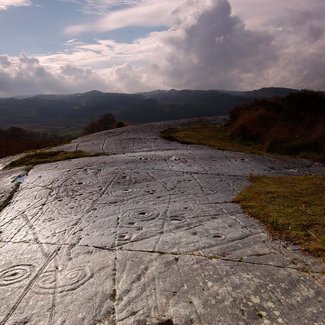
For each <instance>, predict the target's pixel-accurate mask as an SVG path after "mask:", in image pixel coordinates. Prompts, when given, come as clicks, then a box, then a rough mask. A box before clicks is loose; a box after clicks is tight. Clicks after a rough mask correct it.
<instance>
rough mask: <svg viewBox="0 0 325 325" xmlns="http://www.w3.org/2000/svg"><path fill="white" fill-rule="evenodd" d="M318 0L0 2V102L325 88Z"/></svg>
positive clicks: (322, 4) (324, 17)
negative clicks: (99, 94) (94, 93)
mask: <svg viewBox="0 0 325 325" xmlns="http://www.w3.org/2000/svg"><path fill="white" fill-rule="evenodd" d="M324 54H325V1H324V0H308V1H306V0H286V1H283V0H97V1H96V0H0V96H2V97H4V96H5V97H7V96H18V95H35V94H66V93H76V92H85V91H89V90H93V89H96V90H100V91H105V92H130V93H133V92H140V91H150V90H155V89H171V88H174V89H228V90H252V89H259V88H262V87H270V86H274V87H290V88H298V89H302V88H309V89H315V90H325V55H324Z"/></svg>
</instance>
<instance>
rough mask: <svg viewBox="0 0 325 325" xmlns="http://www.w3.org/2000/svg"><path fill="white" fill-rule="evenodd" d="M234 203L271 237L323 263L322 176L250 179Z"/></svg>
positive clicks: (324, 208) (324, 186) (324, 190)
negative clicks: (260, 224)
mask: <svg viewBox="0 0 325 325" xmlns="http://www.w3.org/2000/svg"><path fill="white" fill-rule="evenodd" d="M250 182H251V184H250V185H249V186H248V187H247V188H246V189H244V190H243V191H242V192H241V193H240V194H239V195H238V196H237V197H236V199H235V202H237V203H240V205H241V207H242V208H243V209H244V210H245V211H246V212H247V213H248V214H249V215H251V216H252V217H254V218H256V219H258V220H260V221H262V222H263V223H264V224H265V226H266V227H267V229H268V231H269V232H270V234H271V235H273V236H275V237H277V238H280V239H283V240H287V241H291V242H293V243H295V244H297V245H299V246H301V247H302V248H303V249H304V250H305V251H307V252H308V253H310V254H311V255H313V256H315V257H320V258H321V259H322V260H323V262H325V201H324V193H325V176H280V177H269V176H251V177H250Z"/></svg>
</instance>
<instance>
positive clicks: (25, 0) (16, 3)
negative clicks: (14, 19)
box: [0, 0, 31, 11]
mask: <svg viewBox="0 0 325 325" xmlns="http://www.w3.org/2000/svg"><path fill="white" fill-rule="evenodd" d="M29 5H31V1H29V0H0V11H1V10H7V9H9V8H10V7H21V6H29Z"/></svg>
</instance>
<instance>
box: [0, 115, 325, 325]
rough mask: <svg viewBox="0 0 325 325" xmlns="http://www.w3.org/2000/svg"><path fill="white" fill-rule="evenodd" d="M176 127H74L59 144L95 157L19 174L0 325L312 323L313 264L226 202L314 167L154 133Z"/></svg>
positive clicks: (1, 218)
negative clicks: (75, 133) (261, 179)
mask: <svg viewBox="0 0 325 325" xmlns="http://www.w3.org/2000/svg"><path fill="white" fill-rule="evenodd" d="M178 123H181V124H186V123H188V122H184V121H181V122H172V123H170V122H168V123H165V124H163V123H157V124H149V125H144V126H134V127H128V128H125V129H119V130H113V131H108V132H102V133H99V134H94V135H90V136H87V137H83V138H80V139H77V140H75V141H74V142H73V143H72V144H69V145H66V146H63V147H62V148H61V149H65V150H76V149H81V150H87V151H91V152H98V151H100V152H104V153H107V154H108V155H107V156H100V157H93V158H82V159H77V160H71V161H64V162H59V163H53V164H46V165H40V166H36V167H34V168H33V169H32V170H31V171H30V172H29V173H28V176H27V177H26V178H25V180H24V181H23V183H22V184H21V186H20V188H19V190H18V191H17V193H16V194H15V196H14V198H13V199H12V201H11V203H10V204H9V205H8V206H7V208H6V209H5V210H3V211H2V213H1V215H0V229H1V231H2V232H1V233H0V257H1V258H0V324H1V325H4V324H6V325H7V324H10V325H14V324H15V325H18V324H35V325H36V324H50V325H52V324H53V325H54V324H55V325H56V324H60V325H61V324H66V325H70V324H71V325H80V324H94V325H95V324H98V325H99V324H108V325H112V324H120V325H128V324H131V325H132V324H135V325H136V324H138V325H140V324H147V325H158V324H160V325H162V324H178V325H183V324H184V325H185V324H204V325H208V324H211V325H217V324H290V325H292V324H295V325H296V324H297V325H300V324H319V325H320V324H325V322H324V319H325V318H324V313H325V299H324V298H325V290H324V287H322V285H321V282H322V281H324V276H322V275H321V274H320V272H321V269H322V267H323V265H322V264H321V262H320V261H318V260H316V259H313V258H311V257H309V256H306V255H303V254H302V253H301V252H299V251H297V250H296V249H294V248H293V247H292V245H288V244H287V243H283V242H281V241H275V240H272V239H271V238H270V237H269V236H268V234H267V232H266V231H265V230H264V228H263V226H261V225H260V223H259V222H258V221H256V220H254V219H252V218H250V217H248V216H246V215H245V214H244V213H243V211H242V210H241V209H240V207H239V206H238V205H237V204H234V203H232V199H233V197H234V196H235V195H236V193H238V192H239V191H240V190H241V189H242V188H244V187H245V186H246V185H247V184H248V183H247V180H246V177H247V176H249V175H250V174H263V175H279V174H283V175H303V174H309V173H319V174H325V168H324V166H323V165H320V164H314V163H312V162H310V161H307V160H298V159H289V158H284V159H275V158H263V157H259V156H256V155H246V154H242V153H232V152H225V151H217V150H213V149H209V148H206V147H203V146H187V145H182V144H179V143H176V142H171V141H166V140H163V139H161V138H160V137H159V131H160V130H161V129H164V128H166V127H167V126H176V125H177V124H178ZM22 170H23V169H21V170H18V169H16V170H12V171H0V177H1V185H0V191H1V194H2V193H5V194H6V193H8V192H10V189H11V188H12V186H13V185H12V184H14V183H11V181H12V180H13V179H14V178H15V177H17V176H19V175H20V174H21V171H22Z"/></svg>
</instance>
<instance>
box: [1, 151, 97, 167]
mask: <svg viewBox="0 0 325 325" xmlns="http://www.w3.org/2000/svg"><path fill="white" fill-rule="evenodd" d="M99 155H100V154H92V153H88V152H85V151H71V152H67V151H38V152H33V153H30V154H27V155H26V156H24V157H21V158H19V159H17V160H15V161H13V162H11V163H10V164H8V165H7V166H6V167H5V168H6V169H11V168H15V167H20V166H36V165H40V164H48V163H52V162H57V161H63V160H69V159H76V158H85V157H96V156H99Z"/></svg>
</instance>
